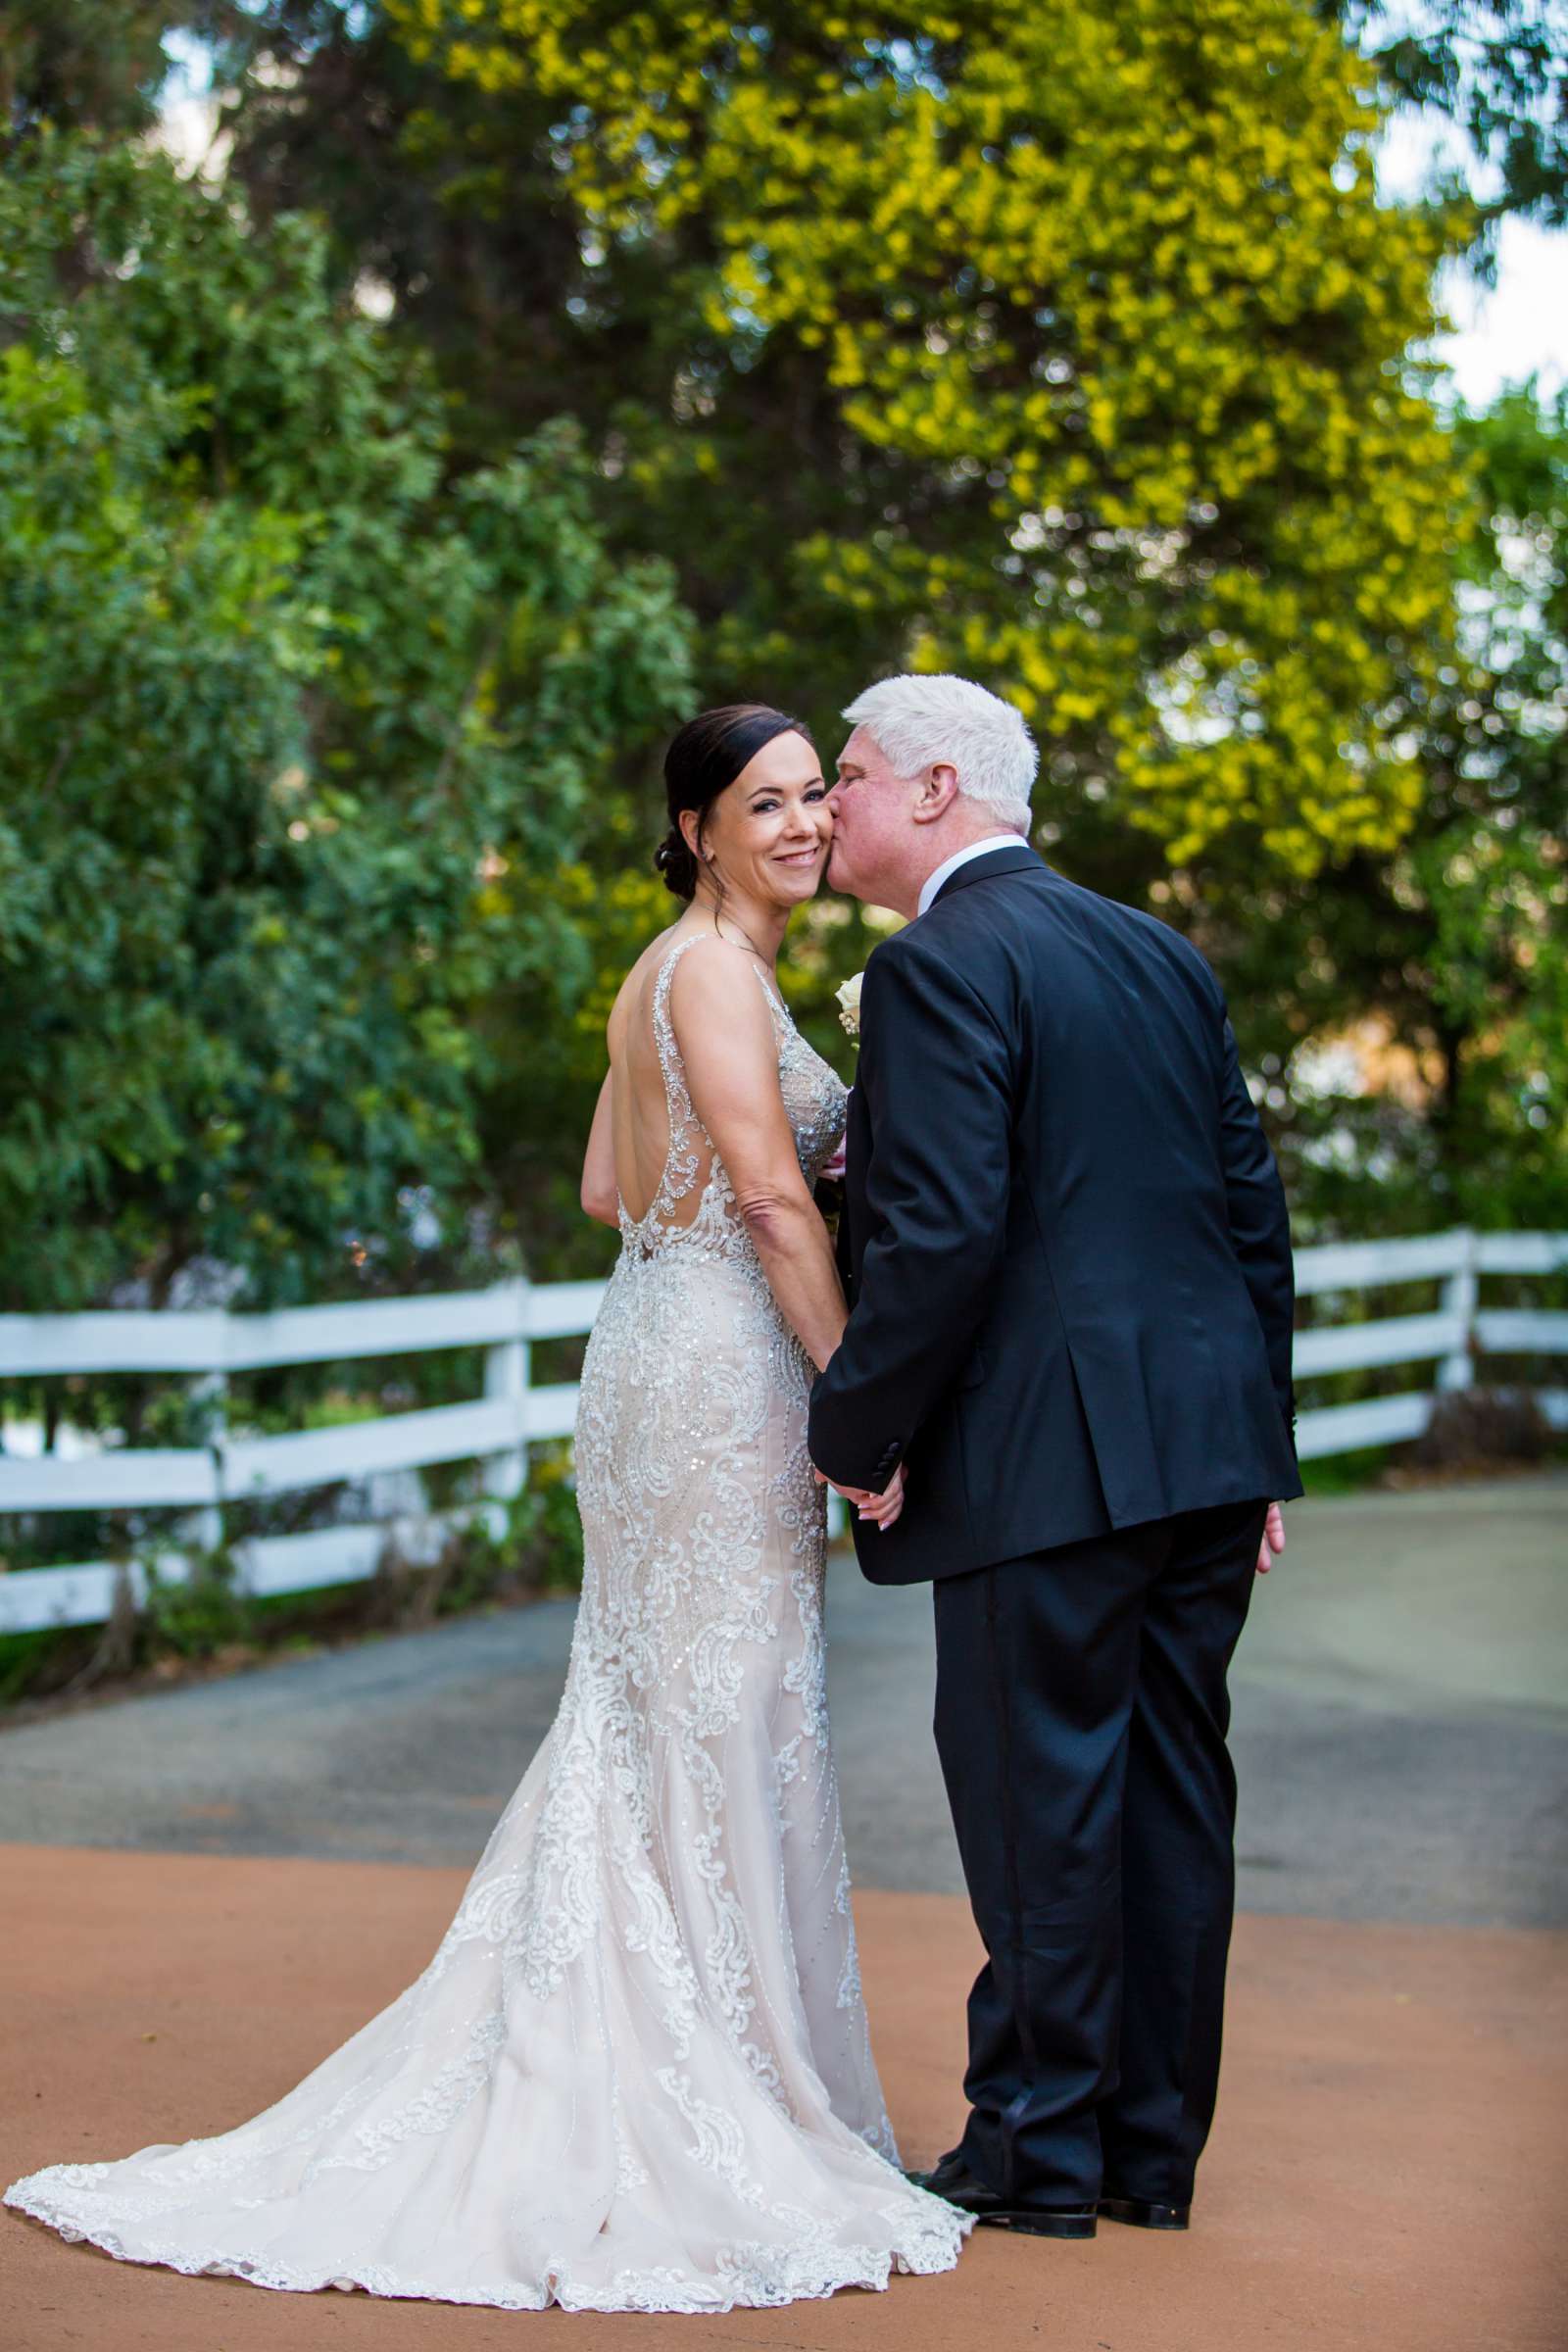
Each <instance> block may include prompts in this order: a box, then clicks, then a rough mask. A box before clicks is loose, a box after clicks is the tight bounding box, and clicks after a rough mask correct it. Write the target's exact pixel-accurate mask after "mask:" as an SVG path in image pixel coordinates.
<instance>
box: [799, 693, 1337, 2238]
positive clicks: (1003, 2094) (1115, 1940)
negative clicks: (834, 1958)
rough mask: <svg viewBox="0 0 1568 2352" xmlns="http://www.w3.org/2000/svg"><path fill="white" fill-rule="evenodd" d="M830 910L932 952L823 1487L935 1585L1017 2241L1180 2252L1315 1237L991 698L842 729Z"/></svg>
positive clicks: (940, 1719)
mask: <svg viewBox="0 0 1568 2352" xmlns="http://www.w3.org/2000/svg"><path fill="white" fill-rule="evenodd" d="M845 716H846V718H848V719H849V720H850V721H851V723H852V725H853V727H854V732H853V734H852V735H851V736H850V739H849V742H848V743H847V744H846V746H845V749H844V754H843V757H842V759H841V760H840V761H839V765H838V782H837V784H836V786H835V787H834V790H833V792H832V793H831V795H830V796H829V803H828V805H829V807H830V808H831V809H832V811H833V816H834V835H833V850H832V858H831V861H830V863H829V866H828V873H827V878H828V881H829V883H830V884H831V885H832V886H833V887H835V888H836V889H839V890H843V891H848V892H850V893H851V894H852V895H853V896H854V897H856V898H858V899H860V900H863V901H864V902H866V903H867V904H868V905H871V906H876V907H891V908H893V909H895V910H896V911H897V912H898V913H900V914H903V915H906V916H908V917H911V918H913V919H912V920H910V921H909V922H908V923H907V925H906V927H905V928H904V929H903V930H901V931H899V932H897V933H895V934H894V935H893V936H892V937H890V938H888V939H886V940H885V941H883V942H882V943H881V944H880V945H879V946H878V947H877V948H876V949H875V951H874V952H873V954H872V956H871V957H870V960H869V962H868V963H867V965H866V969H865V974H864V979H863V983H862V987H861V994H860V1011H859V1025H860V1049H859V1066H858V1073H857V1081H856V1086H855V1090H854V1093H853V1095H852V1097H851V1100H850V1116H849V1130H848V1136H847V1172H846V1193H845V1213H844V1215H843V1217H842V1218H841V1220H840V1228H839V1248H840V1252H841V1270H842V1272H843V1274H844V1277H845V1288H846V1292H847V1294H848V1298H849V1301H850V1310H851V1311H850V1320H849V1324H848V1327H847V1329H846V1331H845V1334H844V1339H843V1342H842V1344H841V1346H840V1347H839V1348H838V1350H837V1351H836V1353H835V1354H834V1356H833V1357H832V1359H831V1361H830V1362H829V1364H828V1366H827V1368H826V1370H825V1371H824V1372H823V1373H822V1374H821V1375H820V1376H819V1378H818V1379H817V1381H816V1382H815V1385H814V1387H813V1389H812V1392H811V1407H810V1451H811V1458H812V1460H813V1461H814V1462H815V1464H816V1465H817V1467H818V1470H819V1471H820V1472H821V1473H823V1474H824V1475H825V1476H826V1477H827V1478H828V1479H829V1480H831V1482H832V1483H833V1484H834V1485H835V1486H836V1487H838V1488H840V1489H841V1490H843V1491H844V1492H847V1493H851V1494H853V1493H856V1492H860V1493H865V1492H876V1493H881V1492H883V1491H884V1490H885V1489H886V1488H887V1486H888V1485H889V1483H890V1481H892V1480H893V1479H894V1478H896V1477H898V1476H900V1475H903V1477H904V1478H905V1480H906V1499H905V1503H904V1507H903V1511H902V1514H901V1515H900V1516H899V1517H898V1518H897V1519H896V1520H895V1521H894V1522H893V1523H892V1525H891V1526H889V1527H888V1528H886V1529H879V1528H877V1527H876V1526H874V1525H872V1524H870V1523H868V1522H858V1523H857V1525H856V1529H855V1540H856V1546H857V1549H858V1555H859V1560H860V1565H861V1567H862V1569H863V1570H864V1572H865V1574H866V1575H867V1576H868V1577H869V1578H871V1579H872V1580H873V1582H876V1583H881V1584H914V1583H921V1582H925V1581H930V1582H931V1583H932V1587H933V1594H934V1601H935V1610H936V1647H937V1694H936V1738H937V1746H938V1751H939V1754H940V1756H941V1761H942V1770H943V1775H944V1778H945V1780H946V1783H947V1789H948V1796H949V1801H950V1803H951V1805H952V1808H953V1819H954V1826H955V1828H956V1832H957V1839H958V1850H959V1854H960V1856H961V1859H962V1863H963V1871H964V1878H965V1881H966V1883H967V1885H968V1888H969V1894H970V1898H971V1901H972V1903H973V1907H974V1915H975V1920H976V1923H977V1925H978V1927H979V1930H980V1934H981V1936H982V1939H983V1941H984V1944H985V1948H986V1954H987V1957H986V1964H985V1966H984V1968H983V1969H982V1970H981V1972H980V1975H979V1977H978V1979H977V1980H976V1982H975V1985H974V1988H973V1990H972V1992H971V1993H970V1996H969V2064H968V2071H967V2073H966V2075H965V2078H964V2090H965V2093H966V2096H967V2098H968V2101H969V2110H970V2111H969V2116H968V2121H967V2124H966V2126H965V2129H964V2131H963V2134H962V2137H961V2139H960V2141H959V2143H958V2145H957V2146H956V2148H955V2149H954V2150H953V2151H952V2152H951V2153H950V2154H949V2155H947V2156H945V2157H943V2159H942V2161H941V2163H940V2164H939V2165H938V2166H937V2168H936V2170H935V2172H934V2173H931V2174H929V2175H925V2176H922V2178H923V2179H924V2180H925V2183H926V2185H927V2186H928V2187H931V2188H933V2189H935V2190H937V2191H938V2192H939V2193H940V2194H942V2195H944V2196H946V2197H948V2198H950V2199H951V2201H952V2202H954V2203H955V2204H957V2205H960V2206H962V2207H964V2208H966V2209H967V2210H968V2211H970V2212H973V2213H975V2214H977V2215H979V2216H980V2217H981V2218H982V2219H984V2220H987V2221H994V2222H997V2223H999V2224H1003V2225H1005V2226H1006V2227H1010V2228H1013V2229H1028V2230H1033V2231H1036V2232H1039V2233H1040V2234H1043V2235H1049V2236H1058V2237H1061V2236H1071V2237H1089V2236H1093V2234H1094V2232H1095V2228H1096V2222H1097V2217H1099V2216H1108V2217H1111V2218H1114V2219H1115V2220H1118V2221H1123V2222H1133V2223H1138V2224H1141V2225H1143V2226H1144V2227H1146V2228H1152V2229H1184V2228H1185V2227H1186V2226H1187V2219H1188V2208H1189V2204H1190V2201H1191V2198H1192V2192H1193V2175H1194V2170H1195V2168H1196V2165H1197V2162H1198V2158H1199V2154H1200V2151H1201V2148H1202V2146H1203V2142H1204V2139H1205V2137H1206V2135H1207V2132H1208V2127H1209V2122H1210V2119H1211V2117H1212V2114H1213V2108H1214V2093H1215V2083H1216V2078H1217V2074H1218V2067H1219V2052H1220V2024H1221V2011H1222V2006H1223V1998H1224V1980H1225V1960H1226V1950H1227V1945H1228V1943H1229V1938H1230V1929H1231V1914H1232V1907H1233V1899H1234V1859H1233V1847H1232V1835H1233V1829H1234V1823H1235V1798H1236V1784H1235V1778H1234V1774H1233V1772H1232V1768H1231V1762H1230V1758H1229V1755H1228V1754H1227V1752H1226V1746H1225V1732H1226V1727H1227V1723H1228V1720H1229V1702H1228V1698H1227V1694H1226V1687H1225V1676H1226V1669H1227V1666H1228V1664H1229V1661H1230V1657H1231V1652H1232V1650H1233V1649H1234V1647H1235V1645H1236V1641H1237V1638H1238V1636H1239V1635H1240V1633H1241V1630H1242V1624H1243V1621H1244V1619H1245V1617H1246V1615H1247V1607H1248V1601H1249V1598H1250V1593H1251V1587H1252V1578H1253V1575H1254V1573H1255V1572H1256V1571H1257V1570H1259V1569H1264V1568H1266V1567H1267V1566H1268V1563H1269V1559H1270V1555H1271V1550H1272V1551H1275V1552H1277V1551H1279V1550H1281V1549H1283V1546H1284V1533H1283V1528H1282V1524H1281V1521H1280V1517H1279V1513H1278V1511H1277V1509H1276V1508H1274V1507H1273V1506H1274V1504H1275V1502H1276V1501H1277V1500H1278V1498H1281V1497H1285V1498H1289V1497H1291V1496H1293V1495H1299V1494H1300V1493H1301V1482H1300V1479H1299V1475H1298V1472H1297V1466H1296V1453H1295V1446H1294V1442H1293V1437H1292V1430H1293V1425H1294V1420H1295V1413H1294V1406H1293V1397H1292V1388H1291V1327H1292V1319H1293V1281H1292V1267H1291V1246H1290V1231H1289V1227H1288V1224H1287V1219H1286V1209H1285V1199H1284V1194H1283V1191H1282V1188H1281V1185H1280V1180H1279V1175H1278V1172H1277V1171H1276V1168H1275V1165H1274V1161H1273V1157H1272V1155H1271V1153H1270V1152H1269V1149H1268V1145H1267V1143H1266V1142H1265V1141H1264V1138H1263V1134H1262V1130H1261V1128H1260V1126H1259V1124H1258V1119H1257V1114H1256V1112H1255V1111H1254V1109H1253V1107H1252V1103H1251V1100H1250V1096H1249V1094H1248V1091H1247V1087H1246V1084H1245V1083H1244V1081H1243V1078H1242V1075H1241V1071H1240V1069H1239V1068H1238V1066H1237V1058H1236V1042H1235V1039H1234V1037H1233V1035H1232V1032H1231V1025H1230V1021H1229V1019H1228V1018H1227V1016H1226V1009H1225V1002H1224V998H1223V996H1222V995H1221V992H1220V989H1219V986H1218V983H1217V982H1216V981H1215V979H1214V976H1213V974H1212V973H1211V972H1210V970H1209V968H1208V966H1207V964H1206V963H1205V962H1204V960H1203V958H1202V957H1201V956H1200V955H1199V953H1198V952H1197V950H1196V949H1194V948H1192V947H1190V946H1189V945H1188V944H1187V943H1186V941H1185V940H1183V939H1182V938H1180V937H1179V936H1178V934H1177V933H1176V932H1174V931H1172V930H1170V929H1169V928H1168V927H1167V926H1166V925H1164V924H1163V923H1160V922H1158V921H1156V920H1154V919H1153V918H1152V916H1149V915H1145V914H1139V913H1135V912H1133V911H1132V910H1131V909H1129V908H1127V907H1121V906H1118V905H1116V904H1115V903H1114V902H1112V901H1111V900H1108V899H1103V898H1100V897H1097V896H1096V894H1095V893H1094V892H1092V891H1088V890H1081V889H1079V888H1078V887H1077V886H1076V885H1075V884H1073V883H1071V882H1068V881H1065V880H1064V879H1063V878H1062V876H1061V875H1060V874H1057V873H1055V872H1054V871H1053V870H1052V868H1051V867H1050V866H1049V865H1047V864H1046V863H1045V861H1044V860H1043V859H1042V858H1039V857H1038V856H1037V855H1036V854H1035V852H1034V851H1033V850H1032V849H1031V848H1030V847H1029V844H1028V839H1027V833H1028V826H1029V791H1030V786H1031V784H1032V782H1033V779H1034V773H1035V768H1036V764H1037V754H1036V752H1035V748H1034V745H1033V743H1032V742H1031V740H1030V737H1029V734H1028V731H1027V729H1026V728H1025V726H1024V723H1023V720H1022V718H1021V717H1020V716H1019V714H1018V712H1017V711H1014V710H1013V709H1012V708H1011V706H1010V705H1008V704H1006V703H1004V702H1001V701H999V700H998V699H997V697H996V696H994V695H991V694H988V693H987V692H986V691H985V690H984V689H983V688H982V687H979V686H976V685H973V684H971V683H970V682H969V681H968V680H967V679H964V678H954V677H901V678H889V679H885V680H884V681H883V682H882V683H881V684H879V685H876V686H873V687H871V688H870V689H869V690H868V691H867V692H866V693H864V694H862V695H861V696H860V697H859V698H858V701H857V702H855V703H852V704H851V706H850V707H849V709H848V710H847V711H846V712H845Z"/></svg>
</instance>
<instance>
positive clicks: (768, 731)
mask: <svg viewBox="0 0 1568 2352" xmlns="http://www.w3.org/2000/svg"><path fill="white" fill-rule="evenodd" d="M776 735H804V736H805V738H806V740H807V742H808V743H811V732H810V729H809V727H806V726H803V725H802V723H801V721H800V720H799V719H798V718H791V717H790V716H789V713H788V712H787V711H775V710H774V709H773V707H772V705H771V703H723V704H720V705H719V706H718V708H717V709H716V710H712V711H698V713H697V716H696V717H695V718H689V719H688V720H687V721H686V724H685V725H684V726H683V727H682V728H681V730H680V733H679V734H678V735H677V736H676V737H675V738H674V740H673V742H672V743H671V744H670V747H669V749H668V751H667V752H666V753H665V754H664V799H665V802H666V804H667V806H668V809H669V831H668V832H667V833H666V834H665V835H664V838H663V840H662V842H661V843H660V845H659V847H658V849H657V850H656V851H655V852H654V863H655V865H657V866H658V868H659V870H660V872H661V873H662V875H663V877H664V887H665V889H666V890H672V891H673V892H674V894H675V896H676V898H677V899H690V898H693V897H695V895H696V891H697V874H698V864H697V859H696V858H694V857H693V856H692V853H691V851H690V850H689V849H688V848H687V847H686V837H685V835H684V834H683V833H682V831H681V829H680V818H681V811H682V809H696V811H697V815H698V838H699V839H701V837H702V820H703V818H705V817H706V816H707V814H708V811H709V809H711V807H712V805H713V803H714V801H716V800H717V798H718V796H719V794H720V793H721V792H723V791H725V790H726V789H727V787H728V786H729V785H731V784H733V783H734V781H735V779H736V777H737V776H738V775H739V774H740V772H741V770H742V768H743V767H745V766H746V764H747V763H748V761H749V760H753V759H755V758H756V756H757V754H758V753H759V752H760V750H761V748H762V746H763V745H764V744H765V743H771V742H772V741H773V738H774V737H775V736H776ZM811 748H812V750H813V751H814V750H815V748H816V747H815V745H814V744H812V745H811Z"/></svg>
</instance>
